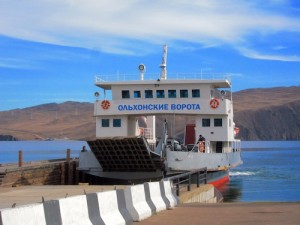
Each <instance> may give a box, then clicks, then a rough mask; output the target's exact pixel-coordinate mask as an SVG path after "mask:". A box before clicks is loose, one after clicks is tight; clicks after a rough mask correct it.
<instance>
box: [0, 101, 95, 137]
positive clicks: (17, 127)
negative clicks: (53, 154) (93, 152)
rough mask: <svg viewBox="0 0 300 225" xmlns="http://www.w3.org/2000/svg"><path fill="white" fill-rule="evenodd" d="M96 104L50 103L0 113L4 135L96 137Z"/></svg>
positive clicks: (0, 132)
mask: <svg viewBox="0 0 300 225" xmlns="http://www.w3.org/2000/svg"><path fill="white" fill-rule="evenodd" d="M93 107H94V104H92V103H80V102H65V103H62V104H56V103H50V104H44V105H38V106H33V107H29V108H24V109H15V110H9V111H2V112H0V134H2V135H4V134H5V135H12V136H14V137H16V138H18V139H23V140H24V139H25V140H27V139H47V138H56V139H64V138H69V139H82V140H83V139H87V138H92V137H95V130H96V128H95V119H94V117H93V110H94V109H93Z"/></svg>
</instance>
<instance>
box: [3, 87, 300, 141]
mask: <svg viewBox="0 0 300 225" xmlns="http://www.w3.org/2000/svg"><path fill="white" fill-rule="evenodd" d="M233 104H234V121H235V123H236V126H237V127H239V128H240V133H239V136H238V138H240V139H242V140H300V86H295V87H278V88H267V89H266V88H261V89H248V90H243V91H239V92H235V93H234V94H233ZM93 107H94V104H93V103H87V102H84V103H81V102H65V103H61V104H56V103H50V104H44V105H38V106H33V107H29V108H24V109H15V110H9V111H2V112H0V136H3V137H5V136H6V135H7V136H8V137H10V138H11V136H13V137H15V138H17V139H23V140H24V139H25V140H27V139H31V140H32V139H46V138H57V139H64V138H69V139H79V140H85V139H90V138H94V137H95V130H96V128H95V119H94V117H93ZM158 121H159V119H158ZM171 121H172V120H171ZM183 122H184V123H188V122H189V121H188V119H186V118H185V119H181V118H176V123H178V124H179V123H183ZM171 126H172V125H171ZM174 127H176V126H174ZM158 129H159V128H158ZM174 130H175V131H174V132H175V133H176V135H180V132H181V131H177V130H176V129H174ZM157 133H160V132H159V131H158V132H157ZM9 135H10V136H9ZM2 140H3V139H2Z"/></svg>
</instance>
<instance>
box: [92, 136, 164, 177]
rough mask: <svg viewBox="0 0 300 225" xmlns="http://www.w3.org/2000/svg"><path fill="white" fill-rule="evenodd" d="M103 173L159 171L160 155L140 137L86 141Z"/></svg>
mask: <svg viewBox="0 0 300 225" xmlns="http://www.w3.org/2000/svg"><path fill="white" fill-rule="evenodd" d="M87 143H88V145H89V146H90V149H91V151H92V152H93V153H94V155H95V157H96V158H97V160H98V161H99V163H100V164H101V166H102V169H103V172H154V171H157V170H160V169H161V163H160V155H158V154H156V153H155V152H153V151H151V149H150V147H149V145H148V142H147V140H146V139H145V138H144V137H142V136H140V137H126V138H121V137H120V138H100V139H96V140H92V141H87Z"/></svg>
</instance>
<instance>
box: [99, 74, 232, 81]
mask: <svg viewBox="0 0 300 225" xmlns="http://www.w3.org/2000/svg"><path fill="white" fill-rule="evenodd" d="M231 76H232V74H229V73H199V72H198V73H168V79H170V80H186V79H194V80H229V81H231ZM157 79H160V74H158V73H149V74H144V80H157ZM130 80H131V81H133V80H140V75H139V74H119V73H117V74H114V75H109V74H107V75H106V74H103V75H96V76H95V82H96V83H98V82H99V83H101V82H108V81H130Z"/></svg>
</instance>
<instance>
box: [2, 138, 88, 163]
mask: <svg viewBox="0 0 300 225" xmlns="http://www.w3.org/2000/svg"><path fill="white" fill-rule="evenodd" d="M82 146H86V148H87V149H88V150H89V147H88V144H87V143H86V142H85V141H70V140H55V141H0V164H1V163H15V162H18V152H19V150H22V151H23V160H24V162H29V161H38V160H50V159H63V158H66V151H67V149H71V157H72V158H76V157H78V156H79V152H80V151H81V149H82Z"/></svg>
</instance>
